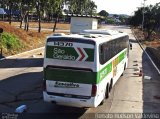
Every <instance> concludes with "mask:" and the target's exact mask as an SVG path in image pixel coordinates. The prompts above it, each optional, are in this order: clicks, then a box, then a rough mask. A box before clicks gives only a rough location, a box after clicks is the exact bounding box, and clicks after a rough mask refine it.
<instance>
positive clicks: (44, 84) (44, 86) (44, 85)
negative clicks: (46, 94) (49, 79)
mask: <svg viewBox="0 0 160 119" xmlns="http://www.w3.org/2000/svg"><path fill="white" fill-rule="evenodd" d="M45 90H46V80H43V91H45Z"/></svg>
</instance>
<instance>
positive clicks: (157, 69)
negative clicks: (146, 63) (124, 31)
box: [131, 29, 160, 75]
mask: <svg viewBox="0 0 160 119" xmlns="http://www.w3.org/2000/svg"><path fill="white" fill-rule="evenodd" d="M131 31H132V34H133V35H134V37H135V38H136V41H137V42H138V44H139V46H140V47H141V49H142V50H143V51H144V52H145V54H146V55H147V57H148V58H149V60H150V61H151V63H152V65H153V66H154V68H155V69H156V71H157V72H158V74H159V75H160V70H159V68H158V67H157V66H156V64H155V63H154V61H153V60H152V58H151V57H150V56H149V54H148V53H147V52H146V51H145V49H144V48H143V46H142V45H141V43H140V42H139V40H138V38H137V37H136V35H135V34H134V32H133V30H132V29H131Z"/></svg>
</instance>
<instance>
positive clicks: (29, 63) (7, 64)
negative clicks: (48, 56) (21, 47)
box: [0, 58, 43, 68]
mask: <svg viewBox="0 0 160 119" xmlns="http://www.w3.org/2000/svg"><path fill="white" fill-rule="evenodd" d="M42 66H43V58H17V59H4V60H1V61H0V68H23V67H42Z"/></svg>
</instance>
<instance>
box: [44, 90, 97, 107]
mask: <svg viewBox="0 0 160 119" xmlns="http://www.w3.org/2000/svg"><path fill="white" fill-rule="evenodd" d="M43 99H44V101H45V102H51V103H55V104H58V105H64V106H72V107H97V106H98V105H95V101H94V100H95V98H94V97H91V98H90V99H77V98H69V97H61V96H54V95H48V94H47V92H45V91H43Z"/></svg>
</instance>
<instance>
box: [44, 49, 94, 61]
mask: <svg viewBox="0 0 160 119" xmlns="http://www.w3.org/2000/svg"><path fill="white" fill-rule="evenodd" d="M46 51H47V52H46V58H51V59H59V60H73V61H75V60H76V59H77V58H78V57H79V55H78V53H77V51H76V50H75V49H74V48H73V47H58V46H47V49H46ZM84 51H85V52H86V54H87V55H88V58H87V59H86V60H85V61H88V62H93V61H94V49H90V48H84Z"/></svg>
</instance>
